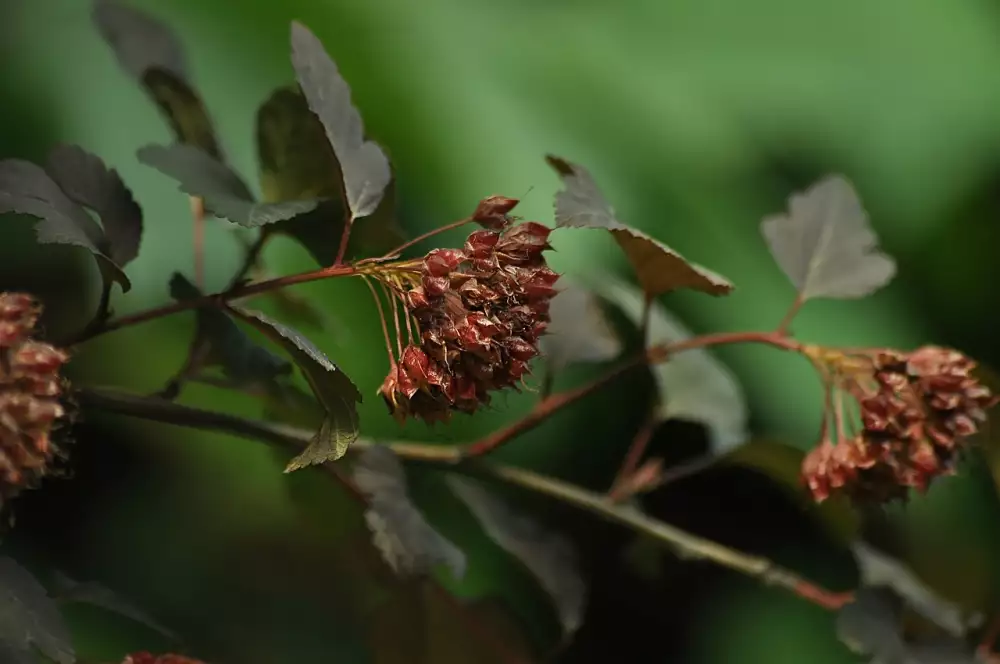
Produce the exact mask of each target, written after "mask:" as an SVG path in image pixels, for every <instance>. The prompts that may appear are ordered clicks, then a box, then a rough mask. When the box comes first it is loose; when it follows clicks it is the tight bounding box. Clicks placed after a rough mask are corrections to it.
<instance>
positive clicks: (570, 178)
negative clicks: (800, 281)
mask: <svg viewBox="0 0 1000 664" xmlns="http://www.w3.org/2000/svg"><path fill="white" fill-rule="evenodd" d="M546 160H547V161H548V163H549V165H550V166H552V168H554V169H555V171H556V172H557V173H558V174H559V175H560V177H562V180H563V184H564V185H565V187H566V188H565V189H564V190H563V191H560V192H559V193H557V194H556V199H555V212H556V227H558V228H599V229H603V230H606V231H609V232H610V233H611V235H612V236H614V238H615V240H616V241H617V242H618V245H619V246H620V247H621V248H622V251H624V252H625V255H626V256H627V257H628V260H629V262H630V263H631V264H632V269H633V270H635V274H636V278H637V279H638V280H639V283H640V284H641V285H642V288H643V290H644V291H645V292H646V293H648V294H650V295H660V294H663V293H668V292H670V291H673V290H677V289H679V288H690V289H693V290H698V291H701V292H703V293H708V294H710V295H726V294H728V293H729V292H730V291H732V290H733V285H732V284H731V283H729V281H728V280H726V279H725V278H724V277H722V276H720V275H718V274H716V273H715V272H712V271H711V270H708V269H706V268H704V267H702V266H700V265H697V264H696V263H692V262H690V261H688V260H687V259H686V258H684V257H683V256H681V255H680V254H679V253H677V252H676V251H674V250H673V249H671V248H670V247H668V246H667V245H665V244H663V243H662V242H660V241H659V240H655V239H653V238H651V237H649V236H648V235H646V234H645V233H643V232H642V231H640V230H637V229H635V228H632V227H631V226H628V225H626V224H624V223H622V222H621V221H619V220H618V218H617V217H616V216H615V211H614V209H613V208H612V207H611V204H610V203H608V201H607V199H606V198H605V197H604V194H603V193H602V192H601V190H600V188H599V187H598V186H597V182H595V181H594V178H593V176H591V174H590V173H589V172H588V171H587V169H585V168H584V167H582V166H579V165H576V164H573V163H570V162H568V161H566V160H565V159H561V158H559V157H554V156H551V155H549V156H548V157H546Z"/></svg>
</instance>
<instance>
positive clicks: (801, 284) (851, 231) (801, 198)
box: [761, 175, 896, 301]
mask: <svg viewBox="0 0 1000 664" xmlns="http://www.w3.org/2000/svg"><path fill="white" fill-rule="evenodd" d="M761 232H762V233H763V235H764V238H765V239H766V240H767V244H768V246H769V247H770V248H771V253H772V254H773V255H774V258H775V260H776V261H778V264H779V265H780V266H781V269H782V270H784V272H785V274H786V275H788V278H789V279H790V280H791V281H792V283H793V284H794V285H795V287H796V288H797V289H798V291H799V298H800V299H801V300H802V301H805V300H809V299H812V298H817V297H829V298H839V299H850V298H859V297H865V296H866V295H870V294H871V293H873V292H875V291H876V290H878V289H879V288H882V287H883V286H885V285H886V284H887V283H889V281H890V280H891V279H892V277H893V276H894V275H895V274H896V263H895V261H893V259H892V258H890V257H889V256H887V255H885V254H884V253H882V252H881V251H879V250H878V238H877V237H876V236H875V233H874V232H873V231H872V229H871V226H870V224H869V222H868V215H867V213H866V212H865V210H864V208H863V207H862V205H861V199H859V198H858V194H857V192H856V191H855V190H854V187H853V186H852V185H851V183H850V182H848V181H847V180H846V179H845V178H844V177H842V176H839V175H834V176H828V177H826V178H823V179H822V180H820V181H819V182H817V183H816V184H814V185H813V186H812V187H810V188H809V189H807V190H806V191H805V192H804V193H798V194H793V195H792V196H791V198H790V199H789V201H788V214H787V215H784V216H774V217H768V218H765V219H764V220H763V221H762V222H761Z"/></svg>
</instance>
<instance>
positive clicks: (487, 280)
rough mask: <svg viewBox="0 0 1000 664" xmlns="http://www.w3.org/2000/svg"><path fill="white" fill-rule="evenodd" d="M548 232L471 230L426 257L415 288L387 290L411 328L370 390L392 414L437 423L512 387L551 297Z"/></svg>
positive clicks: (522, 227) (526, 227) (531, 225)
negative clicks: (415, 333) (413, 333)
mask: <svg viewBox="0 0 1000 664" xmlns="http://www.w3.org/2000/svg"><path fill="white" fill-rule="evenodd" d="M507 200H509V199H507ZM496 203H497V205H498V206H499V207H497V208H496V210H498V211H500V212H502V213H503V214H506V211H503V210H501V208H502V207H503V206H501V205H500V204H499V202H496ZM511 207H512V206H511ZM508 210H509V208H508ZM500 212H498V214H499V213H500ZM496 227H498V228H499V225H497V226H496ZM548 234H549V229H548V228H547V227H546V226H543V225H541V224H537V223H535V222H527V223H522V224H517V225H514V226H510V227H509V228H507V229H506V230H504V231H503V232H502V233H497V232H494V231H490V230H479V231H475V232H473V233H471V234H470V235H469V237H468V238H467V240H466V242H465V246H464V248H463V249H462V250H457V249H436V250H434V251H432V252H430V253H428V254H427V255H426V256H425V257H424V260H423V261H422V262H421V265H420V274H421V277H420V285H419V286H417V287H410V286H407V285H403V286H400V285H399V283H398V282H396V283H394V284H392V285H393V287H394V288H396V289H397V291H398V292H399V295H400V296H401V300H402V302H403V303H404V305H405V306H406V309H407V315H409V316H412V317H413V318H414V319H415V320H416V322H417V323H418V326H419V331H420V335H419V347H418V346H416V345H410V346H408V347H407V348H406V349H405V350H404V351H403V353H402V356H401V358H400V361H399V362H398V363H395V364H394V366H393V367H392V368H391V369H390V371H389V375H388V376H386V379H385V381H384V382H383V384H382V387H381V388H380V389H379V393H380V394H381V395H382V397H383V398H384V400H385V402H386V404H387V405H388V406H389V410H390V412H392V413H393V415H395V416H396V417H397V418H398V419H400V420H405V419H406V418H407V417H411V416H414V417H419V418H421V419H423V420H425V421H443V420H447V419H448V417H449V416H450V414H451V412H453V411H459V412H465V413H472V412H475V411H476V410H477V409H478V408H479V407H481V406H483V405H486V404H488V403H489V393H490V392H492V391H495V390H502V389H506V388H515V389H516V388H517V386H518V385H519V384H520V381H521V380H522V378H523V377H524V376H525V375H526V374H527V372H528V364H527V362H528V361H529V360H530V359H531V358H533V357H534V356H536V355H537V354H538V338H539V336H540V335H541V334H543V333H544V332H545V329H546V327H547V324H548V320H549V318H548V311H549V301H550V300H551V298H552V297H553V296H554V295H555V293H556V289H555V283H556V281H557V280H558V278H559V275H557V274H556V273H555V272H553V271H552V270H550V269H549V268H548V267H547V266H546V264H545V258H544V256H543V252H544V251H545V250H547V249H548V248H549V245H548Z"/></svg>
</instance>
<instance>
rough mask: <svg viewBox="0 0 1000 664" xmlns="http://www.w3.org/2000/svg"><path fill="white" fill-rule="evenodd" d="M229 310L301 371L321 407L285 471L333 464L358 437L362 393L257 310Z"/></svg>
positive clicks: (320, 356)
mask: <svg viewBox="0 0 1000 664" xmlns="http://www.w3.org/2000/svg"><path fill="white" fill-rule="evenodd" d="M229 311H230V313H232V314H233V315H234V316H236V317H238V318H240V319H241V320H243V321H245V322H246V323H248V324H250V325H252V326H253V327H255V328H257V329H258V330H260V332H262V333H263V334H264V335H265V336H267V337H268V338H269V339H271V340H272V341H273V342H275V343H277V344H279V345H280V346H281V347H282V348H284V349H285V350H286V351H287V352H288V353H289V354H290V355H291V356H292V359H293V360H294V361H295V364H297V365H298V367H299V369H301V370H302V373H303V375H304V376H305V378H306V380H307V381H308V383H309V386H310V388H312V391H313V395H315V397H316V399H317V400H318V401H319V402H320V404H321V405H322V406H323V409H324V411H325V418H324V420H323V423H322V425H321V426H320V429H319V431H318V432H317V433H316V435H315V436H314V437H313V439H312V440H311V441H310V442H309V445H308V447H306V449H305V451H303V452H302V453H301V454H299V455H298V456H297V457H295V458H294V459H292V460H291V461H290V462H289V463H288V466H287V468H285V472H286V473H287V472H292V471H294V470H299V469H300V468H305V467H306V466H310V465H314V464H320V463H324V462H326V461H335V460H337V459H339V458H340V457H342V456H344V454H345V453H346V452H347V448H348V447H349V446H350V444H351V443H353V442H354V441H355V440H356V439H357V437H358V411H357V404H358V403H360V402H361V393H360V392H358V388H357V387H355V385H354V383H352V382H351V379H350V378H348V377H347V376H346V375H345V374H344V372H342V371H341V370H340V369H339V368H338V367H337V365H335V364H334V363H333V362H332V361H330V358H328V357H327V356H326V355H325V354H324V353H323V351H321V350H320V349H319V348H317V347H316V346H315V345H313V343H312V342H311V341H309V340H308V339H306V338H305V337H304V336H302V334H301V333H299V332H297V331H295V330H293V329H292V328H290V327H287V326H285V325H283V324H281V323H279V322H278V321H276V320H272V319H271V318H269V317H267V316H265V315H264V314H262V313H260V312H257V311H250V310H249V309H242V308H240V307H236V306H233V305H230V306H229Z"/></svg>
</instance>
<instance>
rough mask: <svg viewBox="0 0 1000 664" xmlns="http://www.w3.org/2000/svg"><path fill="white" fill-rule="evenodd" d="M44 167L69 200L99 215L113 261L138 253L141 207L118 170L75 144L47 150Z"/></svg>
mask: <svg viewBox="0 0 1000 664" xmlns="http://www.w3.org/2000/svg"><path fill="white" fill-rule="evenodd" d="M45 170H46V171H48V173H49V175H50V176H52V179H53V180H55V182H56V184H58V185H59V187H60V188H61V189H62V190H63V191H64V192H65V193H66V194H67V195H68V196H69V197H70V198H71V199H73V200H74V201H76V202H77V203H79V204H80V205H83V206H86V207H88V208H90V209H91V210H93V211H94V212H95V213H97V216H99V217H100V218H101V226H102V227H103V228H104V237H105V238H106V240H107V246H108V255H109V256H110V257H111V259H112V260H113V261H114V262H115V263H116V264H118V265H122V266H124V265H128V263H129V262H131V261H132V260H133V259H135V258H136V257H137V256H138V255H139V244H140V242H141V240H142V208H140V207H139V204H138V203H136V202H135V199H134V198H133V197H132V192H131V190H129V188H128V187H126V186H125V183H124V182H122V179H121V176H120V175H118V171H116V170H114V169H111V168H108V167H107V166H106V165H105V164H104V162H103V161H101V158H100V157H98V156H96V155H93V154H91V153H89V152H87V151H86V150H84V149H83V148H81V147H79V146H76V145H60V146H58V147H56V148H54V149H53V150H52V151H50V152H49V157H48V160H47V161H46V164H45Z"/></svg>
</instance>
